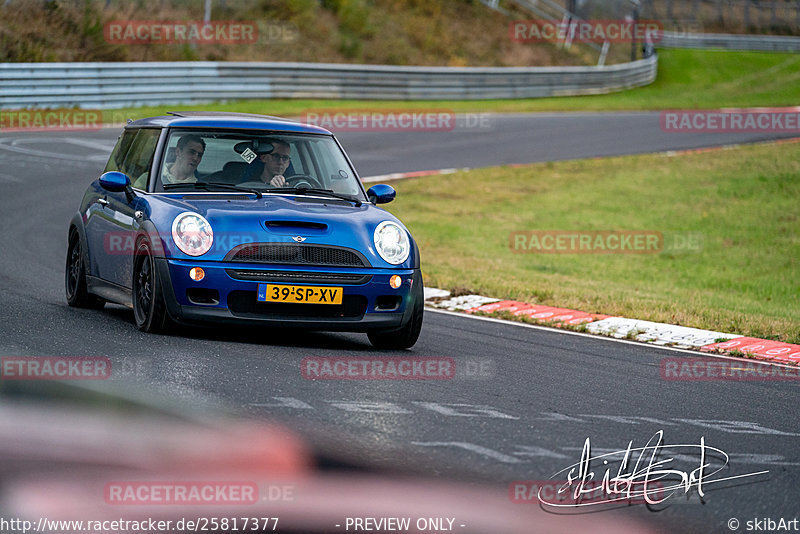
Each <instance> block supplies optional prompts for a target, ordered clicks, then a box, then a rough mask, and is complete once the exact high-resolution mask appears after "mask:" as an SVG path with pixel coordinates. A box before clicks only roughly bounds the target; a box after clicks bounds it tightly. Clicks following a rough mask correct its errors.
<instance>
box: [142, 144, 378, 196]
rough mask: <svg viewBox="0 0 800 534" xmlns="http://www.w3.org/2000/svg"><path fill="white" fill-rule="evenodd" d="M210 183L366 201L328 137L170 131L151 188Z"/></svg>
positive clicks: (210, 185)
mask: <svg viewBox="0 0 800 534" xmlns="http://www.w3.org/2000/svg"><path fill="white" fill-rule="evenodd" d="M215 184H216V186H218V188H219V189H220V190H221V191H231V190H234V188H233V187H230V186H238V187H241V188H242V189H250V190H253V189H255V190H259V191H265V192H268V191H269V190H270V189H275V190H276V191H275V192H281V193H287V192H291V191H292V188H297V189H318V190H327V191H331V192H333V193H336V194H338V195H343V196H346V197H352V198H354V199H357V200H365V199H366V197H365V195H364V191H363V189H362V187H361V184H360V182H359V181H358V178H357V177H356V175H355V172H354V170H353V168H352V167H351V166H350V164H349V163H348V161H347V159H346V157H345V156H344V154H343V153H342V150H341V149H340V148H339V145H338V144H337V143H336V141H334V139H333V138H332V137H330V136H326V135H313V134H305V135H304V134H286V133H276V134H271V133H264V132H236V133H232V132H230V131H229V130H228V131H219V130H217V131H215V130H197V129H192V130H173V131H171V132H170V134H169V139H168V140H167V145H166V151H165V155H164V157H163V158H162V161H161V165H160V170H159V174H158V177H157V179H156V181H155V187H154V190H155V191H164V190H170V189H179V190H181V191H184V190H193V189H197V190H198V191H208V189H209V188H212V189H215V188H216V187H215ZM223 184H224V185H223ZM226 186H227V187H226Z"/></svg>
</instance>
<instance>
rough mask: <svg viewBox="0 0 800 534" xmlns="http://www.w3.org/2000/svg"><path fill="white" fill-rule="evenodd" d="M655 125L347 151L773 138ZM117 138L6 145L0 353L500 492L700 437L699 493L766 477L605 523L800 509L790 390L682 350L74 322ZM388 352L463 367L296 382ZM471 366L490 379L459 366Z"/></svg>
mask: <svg viewBox="0 0 800 534" xmlns="http://www.w3.org/2000/svg"><path fill="white" fill-rule="evenodd" d="M657 116H658V115H657V114H653V113H620V114H564V115H556V114H544V115H531V116H527V117H526V116H521V115H513V116H492V120H493V122H494V128H493V129H492V130H491V131H484V130H465V131H463V132H462V131H459V130H456V131H453V132H449V133H436V134H434V133H430V134H408V133H392V134H381V135H377V134H374V133H348V134H343V135H341V136H340V139H341V140H342V142H343V144H344V146H345V148H346V149H347V150H348V152H349V153H350V155H351V157H352V158H353V160H354V162H355V163H356V165H357V167H358V168H359V171H360V173H361V174H362V176H369V175H375V174H384V173H388V172H399V171H414V170H424V169H433V168H444V167H481V166H490V165H497V164H504V163H525V162H532V161H543V160H553V159H567V158H578V157H589V156H599V155H604V154H605V155H611V154H625V153H642V152H652V151H663V150H674V149H685V148H696V147H702V146H714V145H722V144H728V143H732V142H749V141H755V140H763V139H764V138H765V136H760V137H759V136H753V135H750V134H743V135H720V136H708V135H706V136H685V137H681V136H680V135H678V136H676V134H663V133H660V130H659V128H658V122H657ZM654 120H655V125H654V126H653V121H654ZM651 134H652V135H651ZM117 135H118V130H116V129H107V130H102V131H97V132H84V133H74V132H73V133H69V134H66V133H60V132H46V133H5V134H2V135H1V136H0V223H1V224H2V228H3V231H2V232H0V250H2V254H0V310H2V311H0V317H1V319H2V320H0V354H2V355H18V356H101V355H102V356H108V357H109V358H110V359H111V360H112V362H113V366H114V368H115V369H117V370H118V371H119V372H117V373H115V374H114V376H113V377H112V379H111V381H110V384H119V386H120V387H121V388H130V387H132V386H133V387H136V388H142V387H144V388H147V390H151V391H154V392H160V393H161V394H163V395H164V396H166V397H173V398H178V399H186V400H190V401H192V400H193V399H197V398H209V399H212V400H213V401H215V402H216V401H219V402H221V403H224V404H226V405H228V406H231V407H233V408H234V409H236V410H238V411H239V412H240V413H243V414H245V415H247V416H251V417H256V418H266V419H271V420H279V421H282V422H285V423H287V424H288V425H289V426H290V427H292V428H296V429H298V430H299V431H300V432H301V433H303V434H304V435H307V436H308V438H309V439H310V440H312V442H314V443H315V444H317V445H320V446H323V447H324V446H333V447H334V448H335V447H343V448H344V449H346V450H347V452H348V454H351V455H352V456H353V457H355V458H358V459H360V460H361V461H364V462H367V463H371V464H374V465H379V466H398V465H399V466H407V467H409V468H413V469H418V470H423V471H426V472H428V473H429V474H433V475H436V476H442V477H460V478H462V479H473V478H474V479H476V480H484V481H491V482H494V483H496V484H497V485H498V488H499V491H505V488H506V487H507V486H508V484H509V483H510V482H512V481H516V480H544V479H548V478H550V477H551V476H553V475H554V474H555V473H556V472H558V471H559V470H561V469H563V468H565V467H567V466H570V465H572V464H574V463H576V462H578V461H579V459H580V455H581V448H582V446H583V445H584V441H585V440H586V439H587V438H590V439H591V443H592V448H593V451H595V454H601V453H604V452H612V451H619V450H623V449H625V448H626V447H627V445H628V442H629V441H631V440H632V441H633V447H641V446H644V445H645V443H647V442H648V440H650V438H651V437H652V436H653V435H654V434H655V433H656V432H657V431H659V430H663V432H664V442H665V443H666V444H673V445H675V444H686V445H699V443H700V440H701V438H704V439H705V443H706V445H708V446H713V447H717V448H719V449H721V450H723V451H725V452H726V453H727V454H728V455H729V457H730V461H729V464H728V466H727V468H725V469H724V470H723V471H721V472H720V473H718V474H717V475H714V476H712V477H709V479H716V478H721V477H729V476H736V475H744V474H748V473H754V472H761V471H768V473H766V474H761V475H758V476H753V477H748V478H744V479H738V480H731V481H728V482H721V483H718V484H708V485H707V486H706V487H705V492H706V495H705V503H704V504H700V503H699V500H698V499H697V495H696V492H695V491H692V494H693V495H694V496H693V497H692V498H690V499H688V500H687V499H685V498H683V497H677V496H675V497H673V498H672V499H670V500H669V501H667V503H668V504H670V506H668V507H661V508H663V509H661V510H660V511H653V510H648V509H647V507H645V506H643V505H636V506H630V507H625V508H623V509H622V510H616V511H611V512H602V514H615V513H616V514H622V515H624V516H626V517H627V516H629V517H633V518H639V519H643V520H645V521H647V522H651V523H653V524H654V525H657V526H661V527H663V528H665V530H667V531H672V532H730V530H729V528H728V526H727V522H728V520H729V519H730V518H734V517H735V518H737V519H738V520H739V521H740V522H741V527H740V529H741V530H744V529H745V525H746V521H749V520H753V519H755V518H772V519H774V520H776V521H777V520H779V519H780V518H781V517H783V518H786V519H793V518H794V517H795V516H796V515H800V514H798V511H800V506H799V505H798V502H800V489H798V488H799V486H798V484H797V480H798V477H799V476H800V446H799V445H800V423H798V420H797V418H796V417H795V412H794V410H795V408H796V405H797V401H798V394H797V391H798V390H797V387H798V386H797V382H796V381H795V382H791V381H750V382H687V381H666V380H664V379H663V378H662V376H661V373H660V363H661V360H662V359H663V358H666V357H681V356H690V355H688V354H685V353H681V352H678V351H674V350H667V349H660V348H656V347H652V346H646V345H642V344H637V343H630V342H615V341H612V340H608V339H604V338H598V337H590V336H583V335H575V334H570V333H564V332H558V331H553V330H548V329H543V328H532V327H524V326H518V325H512V324H504V323H500V322H494V321H487V320H478V319H472V318H468V317H464V316H457V315H453V314H446V313H439V312H432V311H426V314H425V324H424V327H423V330H422V335H421V337H420V340H419V342H418V343H417V345H416V346H415V347H414V348H413V349H412V350H409V351H404V352H402V353H397V352H386V353H382V352H379V351H375V350H373V349H372V347H371V346H370V344H369V342H368V340H367V338H366V336H365V335H363V334H340V333H335V334H331V333H300V332H293V331H288V332H287V331H283V332H281V331H260V330H253V329H245V330H238V329H213V328H212V329H203V330H199V329H186V328H184V329H180V330H179V331H177V332H176V333H174V334H171V335H147V334H143V333H140V332H139V331H137V330H136V329H135V328H134V326H133V318H132V314H131V312H130V311H128V310H126V309H125V308H122V307H118V306H107V307H106V309H105V310H103V311H88V310H76V309H70V308H68V307H67V304H66V302H65V299H64V296H63V293H64V290H63V276H64V275H63V265H64V258H65V254H66V229H67V222H68V221H69V219H70V217H71V215H72V214H73V213H74V212H75V210H76V208H77V205H78V202H79V200H80V198H81V196H82V194H83V191H84V190H85V188H86V186H87V185H88V184H89V183H90V182H91V181H92V180H94V179H96V177H97V176H98V175H99V173H100V171H101V169H102V167H103V166H104V164H105V160H106V159H107V155H108V153H109V151H110V149H111V147H112V146H113V143H114V140H115V138H116V136H117ZM429 179H435V178H429ZM399 355H404V356H420V357H450V358H453V359H454V360H455V362H456V368H457V370H459V371H458V372H457V376H456V377H455V378H454V379H452V380H445V381H310V380H306V379H304V378H303V377H301V375H300V371H299V369H300V362H301V360H302V359H303V358H305V357H309V356H318V357H326V356H336V357H343V356H356V357H366V356H370V357H372V356H399ZM481 365H483V371H482V372H472V373H467V372H466V370H468V369H471V370H472V371H474V370H475V369H476V368H480V366H481ZM320 436H325V438H321V437H320ZM326 440H327V441H326ZM666 456H668V457H673V458H674V462H673V463H672V464H671V466H672V467H673V468H675V469H681V470H684V471H686V472H690V471H692V470H693V469H695V468H697V466H698V465H699V453H698V452H697V448H691V449H680V450H676V449H672V450H671V451H669V453H667V454H666ZM715 465H716V464H715ZM595 469H596V471H598V472H599V473H598V475H600V474H602V468H601V467H595ZM520 506H534V505H533V504H528V505H520ZM443 513H446V511H444V512H443ZM611 517H613V515H612V516H611Z"/></svg>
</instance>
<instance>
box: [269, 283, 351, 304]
mask: <svg viewBox="0 0 800 534" xmlns="http://www.w3.org/2000/svg"><path fill="white" fill-rule="evenodd" d="M342 293H343V290H342V288H341V287H321V286H285V285H276V284H258V300H259V301H261V302H292V303H295V304H341V303H342Z"/></svg>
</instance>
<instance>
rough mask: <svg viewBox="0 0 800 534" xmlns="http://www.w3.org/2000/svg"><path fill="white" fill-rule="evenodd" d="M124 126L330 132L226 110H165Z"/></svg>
mask: <svg viewBox="0 0 800 534" xmlns="http://www.w3.org/2000/svg"><path fill="white" fill-rule="evenodd" d="M127 126H128V127H143V126H144V127H146V126H150V127H153V126H157V127H160V128H165V127H170V128H177V127H180V128H233V129H242V130H269V131H281V132H292V133H314V134H326V135H331V132H329V131H328V130H326V129H325V128H320V127H319V126H314V125H312V124H303V123H301V122H297V121H293V120H290V119H285V118H282V117H273V116H271V115H257V114H254V113H233V112H226V111H168V112H167V115H161V116H158V117H148V118H145V119H139V120H135V121H131V122H129V123H128V125H127Z"/></svg>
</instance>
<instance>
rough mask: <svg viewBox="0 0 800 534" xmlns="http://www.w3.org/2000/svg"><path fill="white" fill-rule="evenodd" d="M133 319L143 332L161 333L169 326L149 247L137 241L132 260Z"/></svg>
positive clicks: (145, 243) (159, 281)
mask: <svg viewBox="0 0 800 534" xmlns="http://www.w3.org/2000/svg"><path fill="white" fill-rule="evenodd" d="M132 297H133V318H134V320H135V321H136V328H138V329H139V330H141V331H143V332H151V333H157V332H163V331H164V330H166V328H167V327H168V326H169V325H170V319H169V315H168V314H167V309H166V306H165V304H164V295H163V293H162V290H161V280H160V279H159V277H158V271H157V270H156V262H155V259H154V258H153V254H152V251H151V250H150V245H149V243H148V242H147V241H145V240H142V241H139V244H138V245H137V246H136V255H135V256H134V258H133V295H132Z"/></svg>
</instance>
